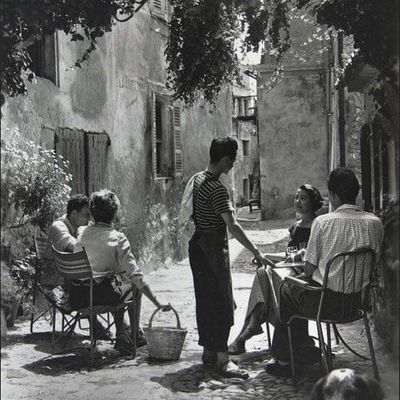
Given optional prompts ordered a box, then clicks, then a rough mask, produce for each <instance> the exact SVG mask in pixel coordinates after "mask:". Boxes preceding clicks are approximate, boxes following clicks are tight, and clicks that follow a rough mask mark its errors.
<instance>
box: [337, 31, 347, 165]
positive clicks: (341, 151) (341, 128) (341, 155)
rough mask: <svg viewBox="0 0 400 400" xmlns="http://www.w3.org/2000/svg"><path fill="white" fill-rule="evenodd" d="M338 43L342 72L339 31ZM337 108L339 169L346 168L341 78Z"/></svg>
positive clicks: (341, 33) (341, 41) (341, 49)
mask: <svg viewBox="0 0 400 400" xmlns="http://www.w3.org/2000/svg"><path fill="white" fill-rule="evenodd" d="M337 42H338V54H337V56H338V66H339V68H340V70H341V71H343V57H342V54H343V32H341V31H339V32H338V36H337ZM338 107H339V110H338V111H339V113H338V114H339V116H338V117H339V121H338V131H339V132H338V133H339V162H340V166H341V167H345V166H346V138H345V115H344V85H343V76H342V77H341V80H340V82H339V83H338Z"/></svg>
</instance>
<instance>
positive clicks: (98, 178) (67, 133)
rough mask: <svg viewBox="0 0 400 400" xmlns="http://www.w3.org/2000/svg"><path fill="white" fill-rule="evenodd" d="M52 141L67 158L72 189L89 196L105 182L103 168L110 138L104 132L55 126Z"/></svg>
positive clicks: (104, 184) (105, 183)
mask: <svg viewBox="0 0 400 400" xmlns="http://www.w3.org/2000/svg"><path fill="white" fill-rule="evenodd" d="M54 142H55V151H56V153H57V154H59V155H62V156H63V157H64V159H66V160H68V161H69V172H70V173H71V174H72V178H73V179H72V193H82V194H86V195H88V196H89V195H90V194H91V193H93V192H95V191H96V190H100V189H102V188H104V187H106V186H107V182H106V174H105V172H106V166H107V149H108V146H109V145H110V139H109V136H108V135H107V134H106V133H94V132H84V131H83V130H80V129H69V128H57V129H56V133H55V140H54Z"/></svg>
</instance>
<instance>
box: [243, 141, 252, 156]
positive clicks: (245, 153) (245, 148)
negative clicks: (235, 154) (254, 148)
mask: <svg viewBox="0 0 400 400" xmlns="http://www.w3.org/2000/svg"><path fill="white" fill-rule="evenodd" d="M242 148H243V157H247V156H248V155H249V154H250V141H249V140H242Z"/></svg>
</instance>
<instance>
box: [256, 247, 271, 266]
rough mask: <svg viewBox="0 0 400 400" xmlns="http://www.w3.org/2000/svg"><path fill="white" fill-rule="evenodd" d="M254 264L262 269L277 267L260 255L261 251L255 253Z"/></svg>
mask: <svg viewBox="0 0 400 400" xmlns="http://www.w3.org/2000/svg"><path fill="white" fill-rule="evenodd" d="M253 263H254V264H256V265H257V266H258V267H261V265H269V266H270V267H272V268H274V267H275V264H274V263H273V262H272V261H271V260H269V259H268V258H267V257H264V256H263V255H262V254H261V253H260V250H258V249H257V250H256V251H255V252H254V258H253Z"/></svg>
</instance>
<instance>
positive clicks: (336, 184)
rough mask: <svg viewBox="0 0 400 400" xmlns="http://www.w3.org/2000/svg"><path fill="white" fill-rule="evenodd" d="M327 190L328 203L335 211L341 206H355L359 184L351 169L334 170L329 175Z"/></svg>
mask: <svg viewBox="0 0 400 400" xmlns="http://www.w3.org/2000/svg"><path fill="white" fill-rule="evenodd" d="M328 190H329V201H330V203H331V205H332V208H333V209H334V210H335V209H336V208H338V207H339V206H341V205H342V204H356V198H357V196H358V192H359V190H360V184H359V182H358V179H357V177H356V176H355V174H354V172H353V171H352V170H351V169H348V168H336V169H334V170H332V171H331V172H330V174H329V178H328Z"/></svg>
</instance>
